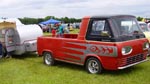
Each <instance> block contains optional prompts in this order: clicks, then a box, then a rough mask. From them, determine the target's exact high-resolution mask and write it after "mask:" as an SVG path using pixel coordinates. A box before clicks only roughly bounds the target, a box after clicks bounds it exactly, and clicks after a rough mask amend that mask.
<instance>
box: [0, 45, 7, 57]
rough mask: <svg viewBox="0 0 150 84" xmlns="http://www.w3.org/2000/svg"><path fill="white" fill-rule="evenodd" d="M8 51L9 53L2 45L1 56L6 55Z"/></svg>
mask: <svg viewBox="0 0 150 84" xmlns="http://www.w3.org/2000/svg"><path fill="white" fill-rule="evenodd" d="M6 53H7V51H6V49H5V48H4V47H2V55H0V58H2V57H5V56H6Z"/></svg>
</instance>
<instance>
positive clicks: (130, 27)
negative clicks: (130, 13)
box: [114, 17, 141, 36]
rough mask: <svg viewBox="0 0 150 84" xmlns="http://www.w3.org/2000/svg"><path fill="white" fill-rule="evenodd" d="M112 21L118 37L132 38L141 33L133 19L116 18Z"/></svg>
mask: <svg viewBox="0 0 150 84" xmlns="http://www.w3.org/2000/svg"><path fill="white" fill-rule="evenodd" d="M114 21H115V23H116V24H117V26H118V27H117V28H118V29H117V30H118V34H119V36H133V35H134V34H140V33H141V30H140V28H139V26H138V23H137V21H136V19H135V18H127V17H117V18H115V20H114Z"/></svg>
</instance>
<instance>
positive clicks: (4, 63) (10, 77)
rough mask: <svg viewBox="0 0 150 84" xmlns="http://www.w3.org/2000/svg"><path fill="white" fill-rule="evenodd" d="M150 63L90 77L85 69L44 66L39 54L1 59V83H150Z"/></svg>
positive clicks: (73, 66) (69, 66) (76, 66)
mask: <svg viewBox="0 0 150 84" xmlns="http://www.w3.org/2000/svg"><path fill="white" fill-rule="evenodd" d="M149 83H150V61H147V62H145V63H141V64H138V65H136V66H133V67H130V68H127V69H124V70H119V71H104V72H103V73H102V74H89V73H87V72H86V70H85V69H84V67H82V66H78V65H73V64H67V63H62V62H57V64H56V65H55V66H47V65H45V64H43V58H42V57H38V56H37V55H36V54H30V53H29V54H25V55H23V56H14V57H13V58H9V59H1V60H0V84H149Z"/></svg>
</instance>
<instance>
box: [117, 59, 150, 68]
mask: <svg viewBox="0 0 150 84" xmlns="http://www.w3.org/2000/svg"><path fill="white" fill-rule="evenodd" d="M148 60H149V59H148V58H147V59H145V60H142V61H140V62H136V63H133V64H130V65H127V66H123V67H118V69H125V68H128V67H131V66H133V65H136V64H139V63H142V62H145V61H148Z"/></svg>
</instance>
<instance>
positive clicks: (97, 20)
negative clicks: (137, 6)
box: [37, 15, 149, 74]
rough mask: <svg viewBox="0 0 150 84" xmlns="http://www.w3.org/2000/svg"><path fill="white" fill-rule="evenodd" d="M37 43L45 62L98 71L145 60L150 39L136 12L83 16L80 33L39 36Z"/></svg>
mask: <svg viewBox="0 0 150 84" xmlns="http://www.w3.org/2000/svg"><path fill="white" fill-rule="evenodd" d="M37 47H38V49H37V50H38V54H39V56H42V55H43V56H44V63H45V64H46V65H53V64H54V63H55V61H56V60H57V61H63V62H68V63H74V64H78V65H83V66H85V67H86V70H87V71H88V72H89V73H92V74H95V73H101V72H102V70H103V69H106V70H118V69H124V68H127V67H130V66H133V65H136V64H139V63H141V62H144V61H146V60H147V59H146V57H147V52H148V48H149V43H148V40H147V39H145V36H144V34H143V33H142V31H141V30H140V28H139V25H138V23H137V20H136V18H135V17H134V16H132V15H110V16H92V17H90V16H87V17H84V18H83V19H82V23H81V28H80V32H79V34H64V36H63V37H62V38H60V37H48V36H43V37H38V40H37Z"/></svg>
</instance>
